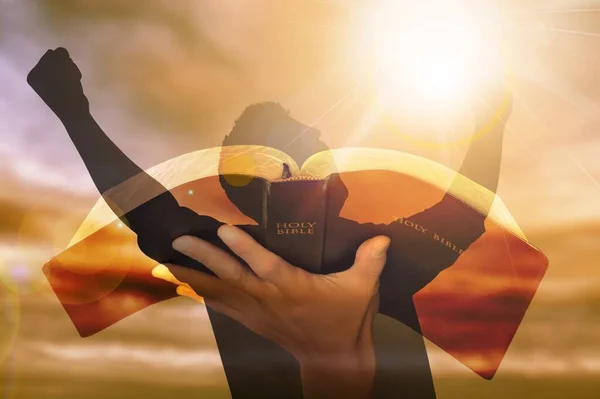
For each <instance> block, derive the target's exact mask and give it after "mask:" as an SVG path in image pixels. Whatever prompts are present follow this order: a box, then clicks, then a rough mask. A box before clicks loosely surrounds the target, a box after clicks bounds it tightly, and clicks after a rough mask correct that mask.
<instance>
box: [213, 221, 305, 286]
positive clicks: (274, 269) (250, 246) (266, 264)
mask: <svg viewBox="0 0 600 399" xmlns="http://www.w3.org/2000/svg"><path fill="white" fill-rule="evenodd" d="M217 234H218V235H219V238H221V240H223V242H224V243H225V244H227V246H228V247H229V248H231V250H232V251H233V252H234V253H235V254H236V255H238V256H239V257H240V258H242V259H244V260H245V261H246V263H248V265H249V266H250V267H251V268H252V270H253V271H254V273H256V274H257V275H258V277H260V278H261V279H263V280H265V281H268V282H270V283H272V284H274V285H275V286H279V287H281V286H284V285H286V284H288V283H289V282H290V279H292V278H293V277H292V276H293V273H295V272H296V271H298V270H300V269H296V268H293V267H292V266H290V265H289V264H288V263H287V262H286V261H284V260H283V259H282V258H280V257H279V256H277V255H275V254H274V253H273V252H271V251H269V250H268V249H266V248H264V247H263V246H262V245H260V244H259V243H257V242H256V241H255V240H254V239H253V238H252V237H251V236H250V235H248V234H247V233H246V232H244V231H243V230H241V229H239V228H237V227H234V226H229V225H223V226H221V227H220V228H219V230H218V231H217Z"/></svg>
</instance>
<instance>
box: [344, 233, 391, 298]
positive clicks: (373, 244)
mask: <svg viewBox="0 0 600 399" xmlns="http://www.w3.org/2000/svg"><path fill="white" fill-rule="evenodd" d="M389 246H390V239H389V238H388V237H385V236H378V237H375V238H371V239H370V240H367V241H365V242H364V243H363V244H362V245H361V246H360V247H359V248H358V250H357V251H356V259H355V261H354V265H353V266H352V267H351V268H350V269H348V270H347V271H346V272H344V273H346V274H348V275H351V276H353V277H354V278H356V279H357V280H358V281H360V282H361V284H363V285H365V286H368V287H375V286H377V284H378V282H379V276H380V275H381V272H382V271H383V266H385V262H386V260H387V249H388V248H389Z"/></svg>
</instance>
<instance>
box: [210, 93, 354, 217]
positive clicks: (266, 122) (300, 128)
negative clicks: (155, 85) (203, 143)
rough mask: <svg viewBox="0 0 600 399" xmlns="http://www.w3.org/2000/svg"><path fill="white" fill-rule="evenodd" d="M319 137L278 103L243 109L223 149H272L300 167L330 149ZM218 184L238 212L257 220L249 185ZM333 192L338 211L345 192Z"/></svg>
mask: <svg viewBox="0 0 600 399" xmlns="http://www.w3.org/2000/svg"><path fill="white" fill-rule="evenodd" d="M320 134H321V133H320V132H319V131H318V130H317V129H315V128H312V127H310V126H306V125H304V124H302V123H300V122H298V121H297V120H295V119H293V118H292V117H291V116H290V114H289V111H287V110H286V109H285V108H283V107H282V106H281V105H280V104H278V103H275V102H264V103H258V104H253V105H250V106H248V107H247V108H246V109H245V110H244V112H243V113H242V115H241V116H240V117H239V118H238V119H237V120H236V122H235V125H234V127H233V129H232V130H231V132H230V133H229V134H228V135H227V136H225V138H224V140H223V146H229V145H260V146H265V147H271V148H275V149H277V150H280V151H283V152H285V153H286V154H288V155H289V156H290V157H292V159H293V160H294V161H295V162H296V164H297V165H298V166H301V165H302V164H303V163H304V161H306V160H307V159H308V158H309V157H310V156H311V155H313V154H316V153H318V152H321V151H326V150H328V149H329V148H328V147H327V145H326V144H325V143H323V142H322V141H321V140H320V139H319V137H320ZM282 169H283V165H282ZM220 182H221V186H222V187H223V189H224V190H225V193H226V194H227V197H228V198H229V199H230V200H231V201H232V202H233V203H234V204H235V205H236V206H237V207H238V208H239V209H240V211H242V212H243V213H244V214H245V215H247V216H249V217H251V218H253V219H254V220H256V221H260V220H259V219H260V213H261V212H260V211H259V210H260V204H257V203H256V202H257V201H260V196H258V195H257V196H252V194H251V190H252V189H253V187H252V182H251V183H250V184H249V185H248V186H250V187H247V186H244V187H237V186H233V185H231V184H229V183H228V182H227V180H225V179H224V178H222V177H221V178H220ZM257 188H258V187H257ZM335 191H336V193H337V194H336V196H338V197H340V198H339V200H340V201H341V203H340V205H339V208H340V209H341V206H342V205H343V202H344V200H345V199H346V196H347V191H346V190H345V187H343V189H341V190H335ZM252 197H254V199H253V198H252ZM342 197H343V198H342ZM336 202H337V201H336Z"/></svg>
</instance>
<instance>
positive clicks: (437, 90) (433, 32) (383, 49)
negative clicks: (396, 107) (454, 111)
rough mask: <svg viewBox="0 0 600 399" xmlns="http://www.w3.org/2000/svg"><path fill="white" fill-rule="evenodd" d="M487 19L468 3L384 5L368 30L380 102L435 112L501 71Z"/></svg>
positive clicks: (392, 0)
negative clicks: (405, 102) (418, 105)
mask: <svg viewBox="0 0 600 399" xmlns="http://www.w3.org/2000/svg"><path fill="white" fill-rule="evenodd" d="M491 15H492V14H491V13H487V12H486V11H485V10H483V9H482V8H481V7H476V6H475V5H474V3H473V2H465V1H462V2H461V1H424V2H419V3H417V2H405V1H398V0H384V1H383V2H382V3H381V5H380V7H379V8H378V9H377V10H376V12H375V14H374V18H373V25H372V28H373V36H372V37H373V47H372V49H373V52H374V54H373V55H374V59H373V69H374V77H375V85H376V86H377V91H378V94H379V96H380V97H381V99H382V100H383V101H384V102H387V103H389V102H390V101H392V102H398V101H399V100H402V99H406V98H409V99H410V101H411V103H413V104H414V103H415V102H419V103H421V104H422V105H427V106H432V105H433V106H436V105H440V103H449V102H454V101H456V100H457V99H458V98H462V97H464V95H465V92H466V91H468V90H470V88H471V87H472V86H473V84H475V83H476V82H478V81H480V80H481V79H483V78H485V76H484V75H485V74H489V73H490V72H491V71H492V70H498V68H499V65H501V63H500V61H501V59H500V57H499V54H500V51H499V49H500V47H501V45H500V42H499V39H498V36H499V35H498V26H497V25H498V24H497V23H496V22H495V21H494V18H492V17H491ZM398 97H400V98H398Z"/></svg>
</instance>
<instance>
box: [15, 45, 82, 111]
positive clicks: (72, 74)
mask: <svg viewBox="0 0 600 399" xmlns="http://www.w3.org/2000/svg"><path fill="white" fill-rule="evenodd" d="M27 83H29V85H30V86H31V87H32V88H33V90H35V92H36V93H37V94H38V95H39V96H40V98H41V99H42V100H44V102H45V103H46V104H47V105H48V106H49V107H50V109H52V111H54V113H55V114H56V115H57V116H58V117H59V118H60V117H62V116H65V115H69V114H71V113H74V112H81V111H87V110H89V103H88V100H87V98H86V97H85V94H84V93H83V87H82V86H81V72H80V71H79V68H77V65H75V63H74V62H73V60H72V59H71V57H70V56H69V52H68V51H67V50H66V49H65V48H62V47H59V48H57V49H56V50H48V51H47V52H46V53H45V54H44V55H43V56H42V58H41V59H40V61H39V62H38V63H37V65H36V66H35V67H33V69H32V70H31V72H29V75H27Z"/></svg>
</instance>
